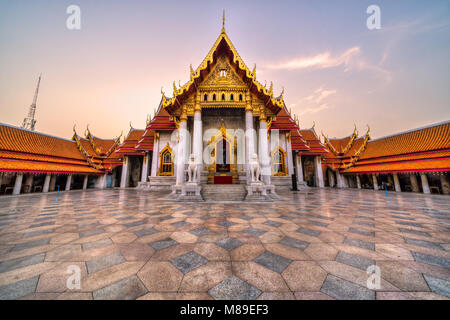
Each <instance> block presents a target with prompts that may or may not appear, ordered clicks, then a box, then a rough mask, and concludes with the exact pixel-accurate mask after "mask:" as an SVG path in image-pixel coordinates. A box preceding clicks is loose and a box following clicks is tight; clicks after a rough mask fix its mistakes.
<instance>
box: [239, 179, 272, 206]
mask: <svg viewBox="0 0 450 320" xmlns="http://www.w3.org/2000/svg"><path fill="white" fill-rule="evenodd" d="M246 189H247V195H246V197H245V201H273V200H274V199H279V196H278V195H277V194H276V192H275V186H274V185H265V184H263V183H262V182H252V183H251V184H249V185H247V186H246Z"/></svg>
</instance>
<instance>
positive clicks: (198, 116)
mask: <svg viewBox="0 0 450 320" xmlns="http://www.w3.org/2000/svg"><path fill="white" fill-rule="evenodd" d="M192 153H193V154H194V156H195V161H196V163H197V168H198V170H197V182H198V183H200V175H201V172H202V170H203V123H202V108H201V107H200V95H199V94H197V97H196V103H195V109H194V136H193V143H192Z"/></svg>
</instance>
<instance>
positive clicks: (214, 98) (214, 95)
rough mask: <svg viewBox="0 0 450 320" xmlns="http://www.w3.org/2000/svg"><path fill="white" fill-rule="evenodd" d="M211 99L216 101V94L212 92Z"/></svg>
mask: <svg viewBox="0 0 450 320" xmlns="http://www.w3.org/2000/svg"><path fill="white" fill-rule="evenodd" d="M213 101H216V94H215V93H214V94H213Z"/></svg>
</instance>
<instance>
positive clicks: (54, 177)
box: [49, 174, 56, 191]
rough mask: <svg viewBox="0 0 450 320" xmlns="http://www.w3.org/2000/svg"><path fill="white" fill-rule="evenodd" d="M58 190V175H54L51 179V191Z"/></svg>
mask: <svg viewBox="0 0 450 320" xmlns="http://www.w3.org/2000/svg"><path fill="white" fill-rule="evenodd" d="M55 188H56V175H54V174H52V176H51V178H50V188H49V190H50V191H55Z"/></svg>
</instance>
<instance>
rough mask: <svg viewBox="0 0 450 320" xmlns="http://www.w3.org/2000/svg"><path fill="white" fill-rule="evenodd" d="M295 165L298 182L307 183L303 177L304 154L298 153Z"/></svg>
mask: <svg viewBox="0 0 450 320" xmlns="http://www.w3.org/2000/svg"><path fill="white" fill-rule="evenodd" d="M296 158H297V159H296V161H295V165H296V166H297V182H298V184H305V180H304V179H303V166H302V156H301V154H299V153H297V154H296Z"/></svg>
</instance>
